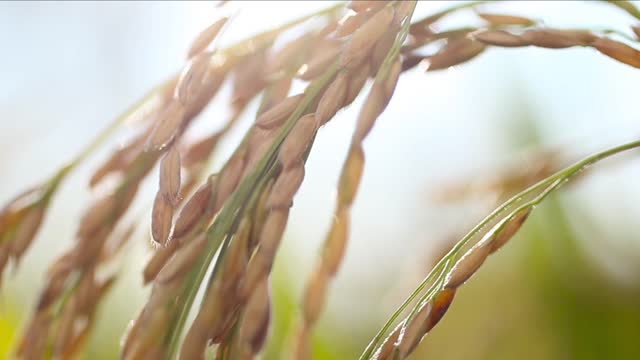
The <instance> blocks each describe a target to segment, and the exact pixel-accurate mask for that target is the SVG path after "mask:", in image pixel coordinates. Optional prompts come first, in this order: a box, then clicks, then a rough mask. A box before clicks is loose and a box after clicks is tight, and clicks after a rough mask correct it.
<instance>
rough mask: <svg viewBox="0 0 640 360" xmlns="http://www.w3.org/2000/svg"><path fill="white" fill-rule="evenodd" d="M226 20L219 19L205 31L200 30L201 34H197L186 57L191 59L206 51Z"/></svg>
mask: <svg viewBox="0 0 640 360" xmlns="http://www.w3.org/2000/svg"><path fill="white" fill-rule="evenodd" d="M228 20H229V19H228V18H226V17H225V18H222V19H219V20H217V21H216V22H214V23H213V24H211V25H209V26H208V27H207V28H206V29H204V30H202V32H200V34H198V36H196V38H195V39H194V40H193V43H191V47H190V48H189V51H188V52H187V57H188V58H191V57H193V56H194V55H197V54H198V53H201V52H202V51H204V50H206V48H207V47H208V46H209V44H211V43H212V42H213V41H214V40H215V39H216V37H217V36H218V34H219V33H220V30H222V27H224V25H225V24H226V23H227V21H228Z"/></svg>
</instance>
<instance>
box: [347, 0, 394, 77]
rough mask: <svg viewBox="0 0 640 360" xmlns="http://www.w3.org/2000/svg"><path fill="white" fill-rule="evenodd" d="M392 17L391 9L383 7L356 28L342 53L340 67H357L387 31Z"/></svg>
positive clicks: (392, 10) (392, 11)
mask: <svg viewBox="0 0 640 360" xmlns="http://www.w3.org/2000/svg"><path fill="white" fill-rule="evenodd" d="M393 17H394V9H393V7H391V6H385V7H384V8H383V9H381V10H380V11H378V12H377V13H376V14H375V15H373V16H372V17H371V18H370V19H369V20H367V21H366V22H365V23H364V24H363V25H362V26H361V27H360V28H358V30H356V31H355V32H354V33H353V36H352V37H351V39H350V40H349V42H348V43H347V46H346V48H345V50H344V52H343V53H342V56H341V58H340V65H341V66H342V67H346V68H354V67H356V66H358V65H359V64H360V63H361V62H362V60H363V59H364V58H365V57H366V56H367V55H368V53H369V50H371V48H372V47H373V46H374V45H375V43H376V42H377V41H378V40H379V39H380V37H381V36H382V35H383V34H384V33H385V32H386V31H387V29H388V27H389V25H391V22H392V21H393Z"/></svg>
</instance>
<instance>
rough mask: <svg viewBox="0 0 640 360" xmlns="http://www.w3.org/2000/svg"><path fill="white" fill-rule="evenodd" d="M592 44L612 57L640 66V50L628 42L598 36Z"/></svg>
mask: <svg viewBox="0 0 640 360" xmlns="http://www.w3.org/2000/svg"><path fill="white" fill-rule="evenodd" d="M592 46H593V47H594V48H596V49H597V50H598V51H600V52H601V53H603V54H605V55H607V56H608V57H610V58H612V59H615V60H618V61H620V62H622V63H625V64H627V65H630V66H633V67H636V68H640V51H638V50H636V49H634V48H632V47H631V46H629V45H627V44H624V43H621V42H619V41H615V40H612V39H609V38H598V39H597V40H595V41H594V42H593V43H592Z"/></svg>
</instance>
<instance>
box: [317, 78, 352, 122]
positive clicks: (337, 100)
mask: <svg viewBox="0 0 640 360" xmlns="http://www.w3.org/2000/svg"><path fill="white" fill-rule="evenodd" d="M348 86H349V75H347V73H346V72H340V73H338V75H337V76H336V78H335V79H334V80H333V82H332V83H331V85H329V87H328V88H327V90H326V91H325V92H324V94H322V97H321V98H320V102H319V103H318V109H317V110H316V120H317V121H318V123H319V124H320V125H324V124H325V123H327V121H329V120H331V118H332V117H334V116H335V114H336V113H337V112H338V110H340V108H342V106H344V101H345V97H346V95H347V88H348Z"/></svg>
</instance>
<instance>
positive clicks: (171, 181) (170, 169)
mask: <svg viewBox="0 0 640 360" xmlns="http://www.w3.org/2000/svg"><path fill="white" fill-rule="evenodd" d="M180 169H181V168H180V152H179V151H178V147H177V146H171V148H170V149H169V151H168V152H167V153H166V154H165V155H164V157H163V158H162V160H161V161H160V190H159V192H160V193H161V194H162V195H163V196H164V197H165V198H166V199H167V200H168V201H169V203H171V204H172V205H177V204H178V201H179V195H180Z"/></svg>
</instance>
